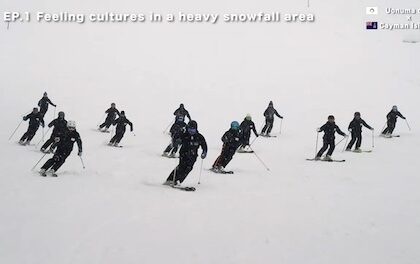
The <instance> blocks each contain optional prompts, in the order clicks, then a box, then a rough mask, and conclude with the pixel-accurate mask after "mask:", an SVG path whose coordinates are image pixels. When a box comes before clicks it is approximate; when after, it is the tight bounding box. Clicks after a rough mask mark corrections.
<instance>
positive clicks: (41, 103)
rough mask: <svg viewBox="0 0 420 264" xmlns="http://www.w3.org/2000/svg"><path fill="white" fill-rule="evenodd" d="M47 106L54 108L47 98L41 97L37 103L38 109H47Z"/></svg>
mask: <svg viewBox="0 0 420 264" xmlns="http://www.w3.org/2000/svg"><path fill="white" fill-rule="evenodd" d="M48 105H52V106H56V105H55V104H53V102H51V100H50V98H48V97H42V98H41V100H39V101H38V106H39V108H40V109H48Z"/></svg>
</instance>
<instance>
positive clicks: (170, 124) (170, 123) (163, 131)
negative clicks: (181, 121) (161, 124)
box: [163, 121, 173, 134]
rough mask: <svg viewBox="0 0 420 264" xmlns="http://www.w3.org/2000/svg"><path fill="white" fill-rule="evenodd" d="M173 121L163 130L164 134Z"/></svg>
mask: <svg viewBox="0 0 420 264" xmlns="http://www.w3.org/2000/svg"><path fill="white" fill-rule="evenodd" d="M172 122H173V121H171V122H170V123H169V125H168V126H167V127H166V128H165V130H163V134H165V133H166V131H168V128H169V127H170V126H171V125H172Z"/></svg>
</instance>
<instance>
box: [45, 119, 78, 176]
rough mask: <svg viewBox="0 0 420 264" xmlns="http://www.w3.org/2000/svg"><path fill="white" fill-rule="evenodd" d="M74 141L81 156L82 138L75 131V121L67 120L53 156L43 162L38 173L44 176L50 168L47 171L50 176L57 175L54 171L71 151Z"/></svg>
mask: <svg viewBox="0 0 420 264" xmlns="http://www.w3.org/2000/svg"><path fill="white" fill-rule="evenodd" d="M74 142H76V143H77V147H78V148H79V152H78V155H79V156H82V140H81V138H80V135H79V133H78V132H77V131H76V123H75V122H74V121H68V122H67V129H66V131H65V133H64V135H63V136H62V137H61V138H59V141H58V143H57V150H56V151H55V153H54V156H53V157H52V158H51V159H49V160H47V162H45V164H44V165H43V166H42V167H41V170H40V171H39V173H40V174H41V175H42V176H44V177H45V176H47V170H48V169H50V170H49V171H48V172H49V173H51V175H52V176H54V177H57V174H56V172H57V170H58V169H59V168H60V167H61V166H62V165H63V164H64V162H65V161H66V159H67V157H68V156H69V155H70V153H71V152H72V150H73V145H74Z"/></svg>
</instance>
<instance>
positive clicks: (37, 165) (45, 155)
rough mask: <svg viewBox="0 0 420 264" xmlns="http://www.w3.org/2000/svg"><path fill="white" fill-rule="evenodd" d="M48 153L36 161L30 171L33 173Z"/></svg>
mask: <svg viewBox="0 0 420 264" xmlns="http://www.w3.org/2000/svg"><path fill="white" fill-rule="evenodd" d="M47 154H48V153H45V154H44V155H42V157H41V158H40V159H39V160H38V162H37V163H36V164H35V165H34V166H33V167H32V169H31V171H33V170H34V169H35V168H36V166H38V164H39V163H40V162H41V160H43V159H44V157H45V156H46V155H47Z"/></svg>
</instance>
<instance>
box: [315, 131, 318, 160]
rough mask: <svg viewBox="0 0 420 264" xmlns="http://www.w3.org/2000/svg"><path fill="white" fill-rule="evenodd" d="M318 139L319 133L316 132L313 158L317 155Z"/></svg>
mask: <svg viewBox="0 0 420 264" xmlns="http://www.w3.org/2000/svg"><path fill="white" fill-rule="evenodd" d="M318 138H319V132H316V145H315V157H316V155H317V154H318Z"/></svg>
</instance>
